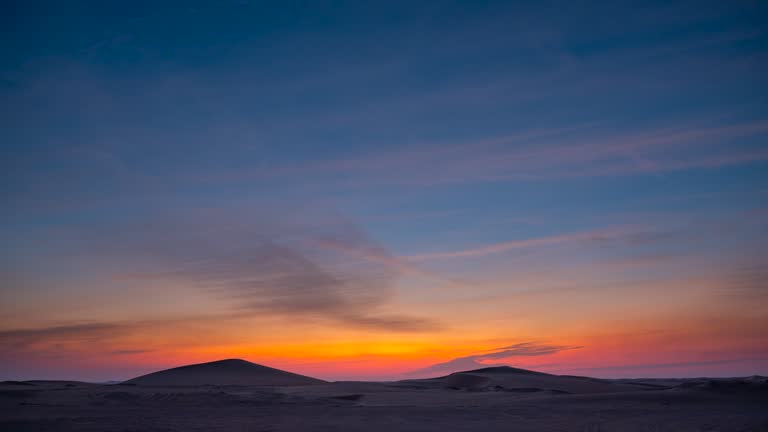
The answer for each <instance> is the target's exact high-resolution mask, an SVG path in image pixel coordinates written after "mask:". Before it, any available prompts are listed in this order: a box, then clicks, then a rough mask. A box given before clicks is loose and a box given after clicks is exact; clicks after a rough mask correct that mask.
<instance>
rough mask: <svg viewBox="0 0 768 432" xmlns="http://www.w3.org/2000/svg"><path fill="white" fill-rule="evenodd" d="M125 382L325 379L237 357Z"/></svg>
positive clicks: (297, 381) (277, 383) (305, 382)
mask: <svg viewBox="0 0 768 432" xmlns="http://www.w3.org/2000/svg"><path fill="white" fill-rule="evenodd" d="M125 382H126V383H131V384H137V385H151V386H197V385H265V386H294V385H311V384H321V383H324V382H325V381H323V380H320V379H317V378H312V377H308V376H304V375H299V374H295V373H292V372H286V371H283V370H280V369H275V368H271V367H268V366H262V365H260V364H256V363H251V362H249V361H246V360H241V359H227V360H219V361H214V362H209V363H200V364H193V365H187V366H180V367H176V368H172V369H166V370H162V371H158V372H153V373H150V374H147V375H142V376H139V377H136V378H133V379H130V380H128V381H125Z"/></svg>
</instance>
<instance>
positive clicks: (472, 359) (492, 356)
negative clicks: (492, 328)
mask: <svg viewBox="0 0 768 432" xmlns="http://www.w3.org/2000/svg"><path fill="white" fill-rule="evenodd" d="M577 348H582V347H581V346H576V345H549V344H539V343H536V342H522V343H518V344H514V345H510V346H505V347H500V348H496V349H494V350H491V351H490V352H486V353H478V354H473V355H469V356H465V357H458V358H455V359H452V360H449V361H447V362H443V363H437V364H434V365H432V366H428V367H426V368H422V369H418V370H415V371H413V372H410V373H409V375H434V374H447V373H453V372H458V371H465V370H471V369H478V368H483V367H489V366H505V365H507V363H505V362H492V363H487V361H488V360H502V359H507V358H510V357H534V356H545V355H550V354H556V353H558V352H560V351H565V350H571V349H577Z"/></svg>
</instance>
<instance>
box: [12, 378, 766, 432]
mask: <svg viewBox="0 0 768 432" xmlns="http://www.w3.org/2000/svg"><path fill="white" fill-rule="evenodd" d="M233 364H234V363H230V364H227V363H225V364H224V365H221V364H219V365H218V366H216V367H213V366H206V367H193V368H185V369H182V370H181V372H179V371H178V370H176V369H172V370H170V371H174V370H175V371H176V372H173V373H171V374H169V373H167V372H169V371H163V372H161V373H158V374H150V375H146V376H144V377H139V378H137V379H134V380H130V381H129V382H126V383H122V384H112V385H99V384H86V383H77V382H57V381H33V382H29V381H28V382H7V383H0V430H2V431H17V430H18V431H273V432H275V431H358V430H362V431H366V432H377V431H386V432H395V431H483V432H492V431H581V432H589V431H601V432H604V431H630V432H633V431H638V432H639V431H644V432H646V431H768V409H766V407H767V406H768V405H767V404H766V401H768V387H767V386H768V384H767V383H766V381H765V379H764V378H762V377H749V378H733V379H717V380H712V379H683V380H672V379H668V380H597V379H592V378H586V377H563V376H556V375H547V374H537V373H526V372H530V371H524V372H515V371H514V370H491V371H483V370H477V371H467V372H462V373H457V374H451V375H448V376H446V377H441V378H437V379H424V380H406V381H397V382H334V383H328V382H322V381H320V380H314V379H312V378H309V377H302V376H300V375H296V376H297V377H300V378H303V379H309V380H311V382H310V383H309V384H305V385H296V382H297V381H291V384H287V385H271V384H265V383H266V382H274V380H275V379H278V377H279V379H287V377H286V376H285V375H283V374H281V373H277V372H283V371H279V370H276V369H271V368H266V370H265V369H261V368H256V369H254V368H252V367H251V366H250V365H253V364H246V365H242V367H240V366H236V367H227V368H226V369H227V370H228V372H226V373H221V372H220V371H218V372H217V369H221V367H222V366H231V365H233ZM209 365H210V364H209ZM195 366H200V365H195ZM255 366H258V365H255ZM235 369H236V370H241V371H243V372H242V373H243V374H244V376H243V379H247V380H254V379H255V378H254V377H255V376H256V374H255V371H259V373H261V374H262V376H263V377H264V379H265V380H266V381H264V382H262V383H259V384H244V385H221V384H220V385H214V384H210V383H209V384H204V385H198V384H190V383H192V382H201V381H210V380H212V379H216V380H218V379H222V377H224V378H225V379H226V380H230V379H232V376H231V375H232V374H233V373H234V372H232V370H235ZM275 371H277V372H275ZM182 372H183V374H182ZM192 372H194V373H192ZM214 372H216V373H214ZM197 373H199V374H200V376H194V375H196V374H197ZM285 373H286V374H288V372H285ZM153 375H154V377H153ZM293 375H295V374H291V378H293V377H292V376H293ZM148 377H153V378H152V379H151V380H149V379H148ZM160 378H162V379H163V380H166V379H168V380H170V381H167V382H170V383H171V384H169V385H158V384H157V383H158V382H160V381H159V380H160ZM171 378H172V379H171ZM297 379H298V378H297ZM250 382H251V383H252V382H255V381H250Z"/></svg>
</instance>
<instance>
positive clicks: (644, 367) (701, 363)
mask: <svg viewBox="0 0 768 432" xmlns="http://www.w3.org/2000/svg"><path fill="white" fill-rule="evenodd" d="M766 361H768V357H744V358H731V359H723V360H702V361H690V362H675V363H644V364H627V365H616V366H598V367H582V368H567V369H562V371H574V372H589V371H613V370H615V371H627V370H635V369H638V370H653V369H668V368H690V367H699V366H716V365H727V364H738V363H747V362H766Z"/></svg>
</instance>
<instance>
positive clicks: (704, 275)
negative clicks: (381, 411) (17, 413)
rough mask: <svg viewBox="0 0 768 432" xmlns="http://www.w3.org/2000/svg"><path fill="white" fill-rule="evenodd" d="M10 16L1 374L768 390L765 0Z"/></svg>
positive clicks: (46, 10) (85, 5)
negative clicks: (164, 372)
mask: <svg viewBox="0 0 768 432" xmlns="http://www.w3.org/2000/svg"><path fill="white" fill-rule="evenodd" d="M0 8H2V13H0V36H1V37H0V50H2V51H1V52H2V56H0V150H1V151H2V156H1V157H0V176H2V178H1V181H0V185H1V186H0V208H2V209H3V210H2V212H0V379H77V380H86V381H104V380H120V379H128V378H131V377H134V376H137V375H140V374H143V373H147V372H151V371H155V370H158V369H163V368H167V367H173V366H179V365H183V364H189V363H198V362H204V361H212V360H218V359H223V358H243V359H246V360H249V361H253V362H256V363H260V364H265V365H268V366H272V367H277V368H281V369H286V370H290V371H293V372H297V373H302V374H307V375H311V376H315V377H319V378H324V379H331V380H341V379H370V380H389V379H402V378H412V377H417V376H418V377H426V376H438V375H443V374H446V373H450V372H454V371H458V370H467V369H474V368H479V367H485V366H491V365H511V366H515V367H521V368H528V369H534V370H538V371H543V372H549V373H557V374H579V375H589V376H596V377H690V376H747V375H754V374H763V375H768V334H766V331H765V329H766V328H768V307H766V306H767V305H768V282H767V281H768V258H766V257H768V142H766V139H767V138H768V87H767V84H768V70H767V67H766V66H768V27H767V26H766V23H767V22H768V3H766V2H761V1H739V0H734V1H729V2H722V1H682V2H681V1H658V2H657V1H645V2H629V1H611V2H592V1H584V2H565V1H564V2H552V1H542V2H509V1H498V2H497V1H437V2H400V1H382V2H378V1H366V2H346V1H303V2H302V1H280V2H258V1H228V0H221V1H213V0H211V1H202V2H201V1H184V2H175V1H168V2H160V4H158V2H144V1H136V2H82V1H72V2H14V1H11V2H3V4H2V6H0Z"/></svg>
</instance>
